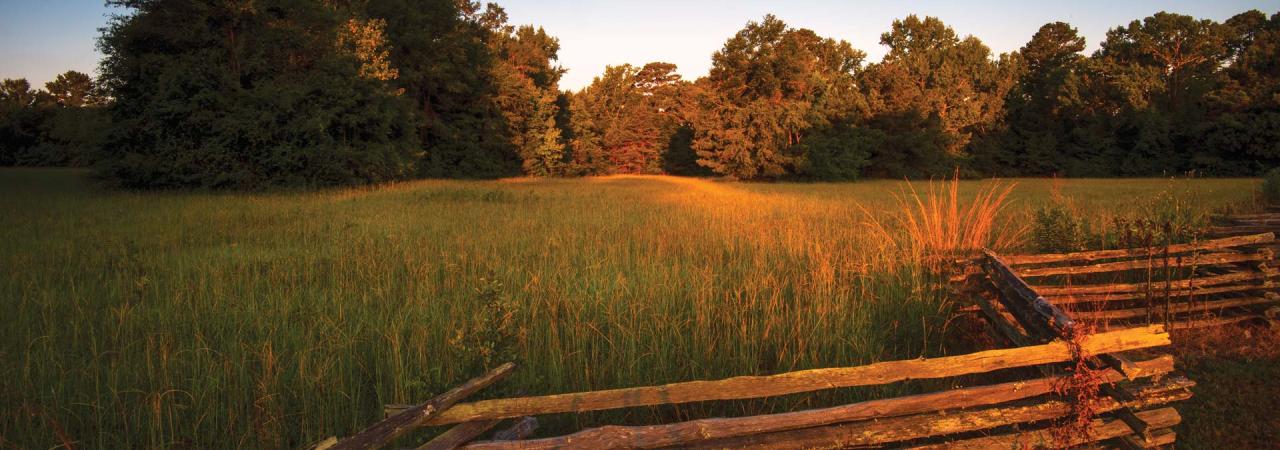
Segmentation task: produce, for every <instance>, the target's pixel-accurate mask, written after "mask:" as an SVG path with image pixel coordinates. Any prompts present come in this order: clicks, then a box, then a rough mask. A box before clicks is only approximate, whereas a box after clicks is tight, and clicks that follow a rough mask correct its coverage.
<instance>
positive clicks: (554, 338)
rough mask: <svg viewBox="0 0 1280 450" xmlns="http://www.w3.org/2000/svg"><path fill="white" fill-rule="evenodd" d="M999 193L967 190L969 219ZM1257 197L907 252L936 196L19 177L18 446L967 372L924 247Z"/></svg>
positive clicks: (249, 440)
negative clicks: (797, 375) (487, 404)
mask: <svg viewBox="0 0 1280 450" xmlns="http://www.w3.org/2000/svg"><path fill="white" fill-rule="evenodd" d="M991 185H992V182H990V181H964V182H961V183H960V184H959V189H958V195H959V199H960V203H962V204H963V203H966V202H967V199H971V198H974V197H975V196H978V195H980V193H982V192H990V190H989V189H990V188H991ZM1002 185H1003V186H1008V185H1009V182H1004V183H1003V184H1002ZM1256 185H1257V181H1256V180H1243V179H1226V180H1218V179H1197V180H1170V179H1146V180H1066V181H1054V180H1041V179H1037V180H1016V186H1014V187H1013V190H1012V193H1011V195H1010V196H1009V198H1008V199H1007V200H1006V201H1005V202H1004V207H1003V208H1001V209H1000V210H999V211H998V214H986V215H981V217H968V218H966V217H964V216H963V214H962V215H961V216H960V219H961V220H960V221H959V222H963V223H957V225H958V226H959V227H958V228H957V229H956V230H958V231H956V232H950V231H947V230H946V229H938V230H933V231H932V232H929V230H924V231H923V232H922V230H921V227H914V228H913V227H912V226H910V219H913V218H914V219H917V220H919V219H920V216H917V215H913V214H911V213H910V211H918V210H919V206H917V205H916V203H915V201H916V198H917V197H915V196H913V195H912V193H911V189H915V190H916V191H920V194H922V195H924V191H928V190H929V183H927V182H925V183H915V184H914V185H913V186H909V185H908V184H906V183H905V182H899V181H868V182H860V183H853V184H785V183H778V184H763V183H727V182H716V181H710V180H702V179H688V178H671V177H607V178H589V179H564V180H560V179H540V180H523V179H521V180H502V181H419V182H412V183H403V184H396V185H390V186H383V187H378V188H368V189H346V190H332V191H323V192H299V193H290V192H275V193H261V194H224V193H192V192H159V193H154V192H153V193H132V192H122V191H109V190H104V189H100V188H98V187H96V186H94V184H93V183H92V182H91V180H90V179H88V177H87V176H86V174H85V173H83V172H76V171H67V170H6V171H2V172H0V268H3V269H2V270H0V299H3V301H4V302H5V305H4V306H5V307H4V311H5V313H4V314H3V315H0V408H3V410H0V447H4V446H6V445H7V446H12V447H19V448H49V447H53V446H58V445H65V444H69V445H72V446H74V447H88V448H96V447H113V448H142V447H174V446H176V447H191V448H211V447H215V448H216V447H250V448H283V447H298V446H301V445H304V444H305V443H307V442H311V441H315V440H318V439H320V438H323V437H326V436H329V435H343V434H350V433H351V432H353V431H354V430H356V429H358V428H360V427H362V426H363V425H365V424H368V423H370V422H371V421H373V420H375V419H376V418H378V417H380V415H381V405H382V404H383V403H397V402H413V401H419V400H422V399H425V398H428V397H429V396H430V395H432V394H434V393H438V392H441V391H443V390H444V389H447V388H448V387H449V386H452V385H454V384H456V383H458V382H459V381H461V380H463V379H465V378H467V377H469V376H472V375H475V374H476V373H477V372H479V371H480V370H482V369H483V368H484V367H485V366H491V365H493V364H496V363H498V362H503V361H506V360H515V361H518V362H519V363H520V364H521V367H520V369H518V370H517V371H516V373H515V374H514V375H513V376H512V377H511V378H509V379H508V380H506V381H504V382H503V383H502V386H503V387H502V388H500V389H496V390H493V391H491V392H486V393H485V394H486V395H490V396H492V395H499V394H514V393H526V394H540V393H553V392H568V391H576V390H584V389H599V388H609V387H621V386H635V385H645V384H654V383H663V382H671V381H678V380H691V379H710V378H722V377H727V376H733V375H744V374H763V373H776V372H783V371H788V370H795V369H802V368H812V367H829V366H840V365H856V364H864V363H867V362H871V361H876V360H884V359H901V358H912V357H919V356H928V355H938V354H942V353H947V352H948V351H950V350H954V349H953V347H952V346H954V345H956V344H955V343H954V340H952V339H948V338H949V337H951V335H952V334H955V330H954V329H953V327H952V326H951V322H950V321H949V319H951V318H952V317H953V312H954V309H955V308H956V307H957V303H958V302H959V301H960V300H961V299H957V298H951V297H949V296H948V294H947V293H946V291H945V290H944V289H942V284H941V283H940V281H939V280H938V278H937V277H936V276H935V275H931V272H930V271H929V270H926V267H925V265H926V264H927V263H928V259H927V258H925V257H923V256H922V255H925V254H927V253H928V250H929V249H927V248H921V245H922V244H920V242H924V241H926V240H927V239H926V238H936V239H937V240H939V241H942V240H945V238H947V237H949V236H952V235H954V234H955V233H958V232H963V231H964V230H976V231H975V232H974V234H973V238H972V239H970V240H976V241H982V243H983V244H987V245H993V246H998V247H1002V248H1007V249H1009V250H1016V249H1017V248H1019V247H1025V246H1027V245H1030V242H1029V237H1028V234H1029V233H1028V226H1027V224H1028V223H1029V220H1030V217H1031V213H1032V212H1033V211H1034V210H1035V209H1036V208H1037V207H1039V206H1040V205H1043V204H1045V203H1047V202H1049V201H1050V198H1051V196H1052V195H1051V194H1052V193H1054V192H1057V193H1059V194H1060V195H1062V196H1064V197H1066V198H1069V199H1071V201H1072V202H1074V205H1075V207H1076V208H1077V211H1079V212H1080V213H1082V214H1085V215H1087V216H1089V218H1090V223H1093V224H1095V225H1096V226H1099V227H1103V228H1105V227H1106V226H1107V225H1106V224H1108V223H1111V220H1112V218H1113V217H1119V216H1125V217H1134V218H1137V217H1149V216H1151V215H1153V214H1158V213H1160V212H1161V211H1164V212H1167V211H1169V210H1170V209H1173V210H1176V211H1177V212H1178V213H1179V214H1189V215H1194V216H1203V215H1206V214H1209V213H1210V212H1212V211H1214V210H1216V209H1221V208H1229V207H1231V206H1232V205H1236V204H1239V203H1241V202H1246V201H1248V200H1249V199H1250V198H1251V196H1252V195H1253V191H1254V189H1255V188H1256ZM917 214H918V213H917ZM977 222H982V223H977ZM988 231H989V232H988ZM940 245H941V244H940ZM907 388H910V386H908V387H907ZM875 394H876V393H875V392H868V391H860V392H845V393H842V394H840V395H847V396H850V397H858V396H867V395H875ZM834 400H836V399H823V398H799V397H797V398H789V397H788V398H781V399H777V400H774V401H769V402H739V403H733V404H722V405H701V404H695V405H689V406H686V407H681V408H678V409H676V408H664V409H652V410H646V411H632V412H629V413H619V415H612V416H606V415H594V416H587V417H586V418H583V419H581V420H584V421H591V420H604V419H609V420H611V421H618V420H624V421H628V422H633V423H639V422H646V421H652V420H657V419H661V418H669V417H694V416H705V415H708V414H742V413H756V412H761V411H767V410H781V409H790V408H795V407H798V406H803V405H805V404H807V403H806V402H819V403H820V402H823V401H834ZM572 420H575V419H570V418H560V420H559V422H560V423H559V424H557V423H554V422H553V423H552V425H551V426H552V427H556V426H562V427H570V426H574V425H576V424H574V423H571V421H572Z"/></svg>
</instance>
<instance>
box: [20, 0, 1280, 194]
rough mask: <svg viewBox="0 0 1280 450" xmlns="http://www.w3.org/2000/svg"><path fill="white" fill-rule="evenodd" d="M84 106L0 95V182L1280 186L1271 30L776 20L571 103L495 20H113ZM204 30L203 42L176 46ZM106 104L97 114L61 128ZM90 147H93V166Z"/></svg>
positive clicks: (195, 0)
mask: <svg viewBox="0 0 1280 450" xmlns="http://www.w3.org/2000/svg"><path fill="white" fill-rule="evenodd" d="M111 3H112V4H116V5H122V6H126V7H128V8H130V12H129V14H127V15H124V16H122V17H120V18H118V19H116V20H114V21H113V22H112V23H111V24H110V26H109V27H107V28H106V30H105V31H104V34H103V36H102V39H101V42H100V44H101V47H102V50H103V52H104V54H105V55H106V58H105V59H104V61H103V62H102V70H101V72H102V74H103V79H102V80H100V81H101V84H102V85H101V86H98V85H97V83H96V82H95V80H92V79H90V78H89V77H88V76H87V75H85V74H82V73H78V72H74V71H72V72H67V73H64V74H62V75H60V76H58V77H57V79H55V80H53V81H50V82H49V83H47V84H46V85H45V89H44V90H34V89H32V88H31V86H29V85H28V84H27V83H26V82H25V81H23V80H6V81H5V84H4V86H3V89H0V96H2V97H3V99H4V101H3V105H2V106H0V144H3V147H0V164H2V165H14V164H18V165H67V164H70V165H79V164H87V163H89V162H94V164H96V165H97V166H98V167H99V169H100V171H99V172H100V174H101V175H103V176H104V177H106V178H107V179H109V180H111V181H113V182H115V183H116V184H119V185H125V186H133V187H213V188H262V187H270V186H281V185H307V186H318V185H334V184H350V183H369V182H378V181H382V180H392V179H400V178H406V177H411V176H419V177H485V178H490V177H503V176H513V175H519V174H524V175H532V176H562V175H598V174H609V173H663V172H666V173H679V174H690V175H710V174H715V175H721V176H726V177H731V178H738V179H784V178H797V179H800V178H806V179H832V180H835V179H839V180H848V179H855V178H859V177H891V178H899V177H913V178H923V177H936V176H943V175H947V174H950V173H952V171H954V170H956V168H957V167H958V168H960V170H961V172H962V173H963V174H965V175H967V176H975V175H983V176H987V175H990V176H1049V175H1064V176H1071V177H1083V176H1090V177H1093V176H1152V175H1162V176H1165V175H1175V174H1182V173H1189V172H1194V173H1197V174H1203V175H1209V176H1241V175H1243V176H1257V175H1260V174H1261V173H1263V171H1265V170H1267V169H1269V168H1271V167H1275V166H1277V165H1280V63H1276V61H1280V13H1277V14H1272V15H1270V16H1268V15H1267V14H1264V13H1263V12H1261V11H1256V10H1254V11H1247V12H1244V13H1241V14H1238V15H1236V16H1234V17H1231V18H1230V19H1228V20H1226V21H1224V22H1221V23H1219V22H1215V21H1212V20H1204V19H1197V18H1194V17H1191V16H1186V15H1180V14H1172V13H1167V12H1159V13H1156V14H1153V15H1151V16H1150V17H1145V18H1141V19H1139V20H1134V21H1132V22H1130V23H1128V24H1124V25H1122V26H1119V27H1116V28H1113V29H1111V30H1110V31H1109V32H1108V33H1107V35H1106V38H1105V39H1104V40H1103V41H1102V42H1101V43H1100V47H1101V48H1100V50H1098V51H1097V52H1095V53H1094V54H1093V55H1090V56H1085V55H1084V54H1082V52H1083V50H1084V49H1085V48H1086V47H1087V43H1086V42H1085V40H1084V38H1082V37H1081V36H1080V35H1079V33H1078V32H1077V31H1076V29H1075V28H1073V27H1072V26H1071V25H1070V24H1067V23H1064V22H1052V23H1048V24H1045V25H1044V26H1042V27H1040V29H1039V30H1038V31H1037V32H1036V33H1035V34H1034V35H1033V36H1031V38H1030V40H1029V41H1028V42H1027V43H1026V44H1025V45H1024V46H1023V47H1022V48H1020V49H1019V50H1018V51H1016V52H1012V53H1008V54H1001V55H993V54H992V53H991V51H990V49H989V48H987V47H986V46H985V45H984V44H983V43H982V42H981V41H980V40H979V39H978V38H976V37H973V36H961V35H958V34H957V33H956V32H955V30H953V29H952V28H951V27H949V26H947V25H946V24H945V23H943V22H942V20H940V19H938V18H936V17H919V16H916V15H909V16H907V17H905V18H903V19H900V20H895V21H894V22H893V23H892V24H891V25H890V29H889V30H888V31H887V32H885V33H883V34H882V35H881V39H880V43H881V44H882V45H884V46H885V47H886V50H887V51H886V55H885V57H884V58H883V59H882V60H881V61H879V62H877V63H873V64H864V59H865V54H864V53H863V52H862V51H860V50H858V49H855V48H853V47H852V46H851V45H850V44H849V43H848V42H844V41H839V40H835V39H830V38H824V37H822V36H819V35H818V34H816V33H815V32H813V31H812V30H808V29H804V28H793V27H790V26H788V25H787V24H786V23H784V22H783V21H782V20H779V19H778V18H777V17H774V16H772V15H767V16H765V17H764V19H763V20H761V21H759V22H749V23H748V24H747V25H746V26H745V27H744V28H743V29H741V30H739V31H738V32H737V33H735V34H734V35H733V36H731V37H729V38H728V39H727V40H726V41H725V43H724V45H723V47H722V48H721V49H720V50H719V51H717V52H716V53H715V54H714V55H713V56H712V67H711V70H710V72H709V73H708V74H707V76H705V77H702V78H699V79H697V80H691V81H684V80H681V79H680V76H679V75H678V74H677V73H676V71H675V66H674V65H671V64H667V63H650V64H646V65H644V66H633V65H630V64H622V65H617V66H610V67H607V68H606V69H605V72H604V73H603V74H601V75H600V76H599V77H597V78H596V79H595V80H594V81H593V83H592V84H591V85H590V86H588V87H586V88H584V89H582V90H581V91H579V92H575V93H570V92H562V91H560V88H559V80H560V77H561V76H562V75H563V74H564V72H565V70H564V69H563V68H561V67H559V66H558V65H557V64H556V61H557V58H558V53H559V51H560V42H559V40H558V39H556V38H555V37H554V36H552V35H550V34H548V33H547V32H546V31H545V30H543V29H542V28H539V27H536V26H532V25H524V26H515V25H512V24H509V23H508V17H507V14H506V12H505V11H504V10H503V9H502V8H501V7H500V6H498V5H495V4H485V5H483V6H482V5H481V4H480V3H475V2H458V1H453V0H426V1H417V0H367V1H360V2H319V3H317V2H309V1H305V0H269V1H266V2H265V3H254V4H252V5H244V4H240V3H236V2H230V3H228V2H218V1H213V0H116V1H112V2H111ZM191 24H196V25H198V26H192V25H191ZM112 98H114V99H116V100H118V101H117V102H116V103H115V104H114V105H112V106H110V107H109V108H107V109H106V111H109V114H102V113H90V112H86V111H74V112H73V111H70V110H73V109H75V110H78V109H82V108H95V107H100V106H102V105H103V104H104V103H106V102H107V99H112ZM99 148H103V149H105V150H104V151H98V149H99Z"/></svg>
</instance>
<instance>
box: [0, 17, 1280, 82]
mask: <svg viewBox="0 0 1280 450" xmlns="http://www.w3.org/2000/svg"><path fill="white" fill-rule="evenodd" d="M499 4H501V5H502V6H503V7H505V8H506V9H507V12H508V14H510V16H511V21H512V22H513V23H516V24H526V23H532V24H535V25H540V26H542V27H544V28H546V29H547V31H548V32H549V33H551V34H552V35H554V36H556V37H559V38H560V64H561V65H563V66H564V67H565V68H567V69H569V73H568V74H567V75H565V77H564V80H563V81H562V82H561V87H563V88H567V89H578V88H581V87H582V86H584V85H586V84H588V83H590V82H591V79H592V77H594V76H596V75H597V74H599V73H601V72H602V71H603V70H604V66H605V65H608V64H622V63H632V64H644V63H646V62H649V61H667V62H671V63H675V64H676V65H677V66H679V67H680V73H681V74H682V75H684V76H685V77H686V78H696V77H698V76H700V75H703V74H706V72H707V68H708V67H709V66H710V64H711V54H712V53H713V52H715V51H716V50H717V49H719V48H720V46H721V45H723V44H724V41H725V39H727V38H728V37H729V36H731V35H732V34H733V33H734V32H736V31H737V30H739V29H741V28H742V26H743V25H744V24H746V22H747V21H749V20H759V19H760V18H761V17H763V16H764V15H765V14H766V13H773V14H775V15H777V16H778V17H780V18H782V19H783V20H784V21H786V22H787V23H788V24H790V25H791V26H793V27H803V28H809V29H812V30H814V31H816V32H817V33H818V34H820V35H823V36H829V37H835V38H839V39H844V40H847V41H849V42H851V43H852V44H853V46H854V47H856V48H859V49H861V50H863V51H865V52H867V54H868V59H869V60H871V61H877V60H879V59H880V57H881V56H882V55H883V54H884V50H883V48H882V47H881V46H880V44H879V39H880V33H882V32H884V31H886V30H887V29H888V28H889V24H890V23H891V22H893V19H895V18H901V17H904V16H906V15H907V14H911V13H915V14H919V15H931V16H937V17H939V18H941V19H942V20H943V22H946V23H947V24H948V25H951V27H952V28H955V30H956V32H957V33H960V34H961V35H970V34H971V35H974V36H977V37H978V38H980V39H982V41H983V42H985V43H986V44H987V46H989V47H991V49H992V50H993V51H994V52H995V53H1001V52H1007V51H1011V50H1016V49H1018V48H1019V47H1021V46H1022V44H1024V43H1026V41H1027V39H1029V38H1030V37H1031V35H1032V34H1033V33H1035V31H1036V29H1037V28H1039V27H1040V25H1043V24H1045V23H1047V22H1052V21H1058V20H1061V21H1065V22H1068V23H1070V24H1072V25H1073V26H1075V27H1076V28H1078V29H1079V30H1080V32H1081V34H1083V35H1084V36H1085V38H1086V39H1088V41H1089V49H1088V50H1087V51H1089V52H1092V51H1093V50H1094V49H1096V48H1097V45H1098V42H1099V41H1100V40H1101V39H1102V37H1103V36H1104V35H1105V33H1106V31H1107V29H1109V28H1113V27H1116V26H1119V25H1122V24H1126V23H1128V22H1129V21H1131V20H1134V19H1139V18H1142V17H1146V16H1149V15H1151V14H1152V13H1155V12H1157V11H1162V10H1164V11H1169V12H1177V13H1181V14H1189V15H1192V16H1195V17H1198V18H1208V19H1214V20H1218V21H1222V20H1225V19H1227V18H1229V17H1231V16H1232V15H1235V14H1236V13H1239V12H1242V11H1245V10H1249V9H1260V10H1262V11H1263V12H1265V13H1267V14H1268V15H1270V14H1272V13H1275V12H1277V11H1278V10H1280V0H1252V1H1248V0H1210V1H1203V0H1202V1H1187V0H1166V1H1155V0H1109V1H1100V0H1081V1H1061V0H1060V1H1050V2H1041V1H1014V0H983V1H944V0H936V1H918V2H906V1H818V0H790V1H781V2H779V1H773V2H768V1H758V0H739V1H694V0H688V1H680V0H649V1H643V0H611V1H575V0H504V1H499ZM111 12H112V11H111V10H109V9H108V8H106V7H104V6H103V2H102V1H101V0H35V1H23V0H0V78H15V77H25V78H27V79H29V80H31V82H32V84H34V85H37V86H40V85H43V84H44V82H46V81H48V80H50V79H52V78H53V77H54V76H55V75H57V74H58V73H61V72H63V71H65V70H67V69H75V70H79V71H82V72H87V73H92V72H93V71H94V69H95V67H96V65H97V60H98V58H99V57H100V56H101V55H99V54H98V52H97V50H96V49H95V38H96V37H97V35H98V28H100V27H102V26H103V25H104V24H105V23H106V20H107V16H108V15H109V14H110V13H111Z"/></svg>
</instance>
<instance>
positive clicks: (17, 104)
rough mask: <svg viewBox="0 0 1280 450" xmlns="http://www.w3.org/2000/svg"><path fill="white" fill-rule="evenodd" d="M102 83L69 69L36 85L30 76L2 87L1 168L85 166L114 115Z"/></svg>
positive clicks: (10, 81)
mask: <svg viewBox="0 0 1280 450" xmlns="http://www.w3.org/2000/svg"><path fill="white" fill-rule="evenodd" d="M104 103H105V101H104V100H103V98H102V97H101V92H100V90H99V89H98V86H97V83H96V82H95V81H94V80H93V79H92V78H90V77H89V76H88V75H85V74H83V73H80V72H76V71H67V72H65V73H63V74H60V75H58V77H57V78H56V79H54V80H53V81H50V82H48V83H45V89H44V90H33V89H31V85H30V83H28V82H27V80H25V79H17V80H5V81H4V83H3V85H2V87H0V166H14V165H16V166H85V165H87V164H89V162H90V160H91V158H92V156H93V155H94V153H96V151H97V150H98V149H99V148H100V147H101V146H102V144H103V143H104V142H105V141H106V138H107V134H108V133H109V132H110V117H109V116H108V114H107V113H106V110H105V109H104Z"/></svg>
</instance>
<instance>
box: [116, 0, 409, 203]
mask: <svg viewBox="0 0 1280 450" xmlns="http://www.w3.org/2000/svg"><path fill="white" fill-rule="evenodd" d="M128 3H129V5H130V6H132V7H133V8H135V9H134V11H133V14H132V15H128V16H124V17H122V18H120V19H118V20H116V21H115V22H113V23H112V24H111V25H110V26H109V27H108V28H107V29H106V30H105V31H104V34H103V37H102V45H101V47H102V50H103V52H104V53H105V55H106V58H105V59H104V61H103V63H102V67H101V72H102V77H103V79H104V83H105V85H106V86H107V87H108V88H109V89H110V90H111V93H112V95H113V96H114V98H115V105H114V106H113V107H112V108H111V111H112V117H113V123H114V125H115V126H114V128H115V130H114V132H113V133H112V135H111V139H110V140H109V141H108V142H107V144H106V146H105V148H104V152H103V155H102V156H101V157H100V158H99V161H98V164H99V173H100V175H101V176H103V177H104V178H106V179H107V180H109V181H110V182H112V183H114V184H118V185H121V186H127V187H142V188H152V187H203V188H233V189H259V188H264V187H271V186H324V185H343V184H358V183H371V182H378V181H384V180H393V179H399V178H404V177H406V176H408V175H410V174H411V173H412V172H413V168H414V165H415V162H416V158H417V156H418V154H419V153H420V152H419V151H418V150H417V149H416V147H415V146H414V145H413V138H414V129H413V127H412V125H411V122H410V117H411V116H410V113H409V108H407V107H406V104H405V103H404V99H403V98H402V97H399V96H397V95H396V94H395V93H394V92H393V91H392V90H391V88H390V87H389V86H387V85H386V84H385V83H384V81H382V80H380V79H376V78H366V77H362V76H361V74H360V70H361V67H362V62H361V61H360V60H359V59H357V58H356V57H355V56H354V55H352V54H350V53H348V52H346V51H343V50H342V49H340V48H339V47H338V42H339V36H340V33H341V32H342V30H343V27H344V26H345V24H346V22H347V19H348V18H349V16H348V15H347V12H345V11H343V10H340V9H339V8H337V7H331V6H326V5H324V4H321V3H315V2H309V1H303V0H274V1H267V2H258V3H257V4H256V5H255V7H253V8H241V7H236V6H234V5H233V4H230V3H225V2H213V1H206V0H155V1H137V2H128Z"/></svg>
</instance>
